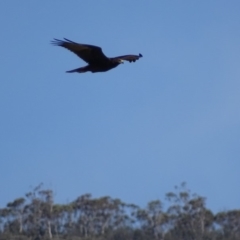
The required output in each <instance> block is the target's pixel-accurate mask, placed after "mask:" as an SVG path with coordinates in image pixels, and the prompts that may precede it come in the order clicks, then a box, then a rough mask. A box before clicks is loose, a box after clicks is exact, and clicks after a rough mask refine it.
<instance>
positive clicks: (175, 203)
mask: <svg viewBox="0 0 240 240" xmlns="http://www.w3.org/2000/svg"><path fill="white" fill-rule="evenodd" d="M11 239H12V240H25V239H26V240H27V239H28V240H40V239H53V240H55V239H56V240H57V239H58V240H62V239H69V240H70V239H71V240H80V239H81V240H103V239H104V240H204V239H206V240H239V239H240V210H239V209H236V210H231V211H225V212H219V213H216V214H213V213H212V212H211V210H209V209H207V208H206V200H205V198H203V197H201V196H198V195H196V194H192V193H191V192H190V191H189V190H187V189H186V186H185V184H182V185H181V186H180V187H178V188H176V189H175V191H174V192H170V193H167V194H166V199H165V201H164V206H163V203H162V201H160V200H154V201H151V202H149V203H148V204H147V206H146V207H145V208H141V207H139V206H137V205H135V204H128V203H124V202H122V201H121V200H120V199H113V198H111V197H108V196H106V197H101V198H93V197H92V196H91V194H85V195H81V196H79V197H78V198H77V199H75V200H74V201H72V202H70V203H68V204H57V203H55V202H54V193H53V191H52V190H45V189H43V186H42V185H39V186H37V187H36V188H34V189H33V190H31V192H29V193H27V194H26V195H25V197H22V198H18V199H15V200H14V201H12V202H10V203H8V204H7V206H6V207H5V208H1V209H0V240H11Z"/></svg>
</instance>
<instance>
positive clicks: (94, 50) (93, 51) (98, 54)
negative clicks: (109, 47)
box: [51, 38, 108, 64]
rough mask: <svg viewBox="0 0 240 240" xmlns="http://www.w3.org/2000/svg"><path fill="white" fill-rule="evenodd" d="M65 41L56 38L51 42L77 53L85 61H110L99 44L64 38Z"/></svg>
mask: <svg viewBox="0 0 240 240" xmlns="http://www.w3.org/2000/svg"><path fill="white" fill-rule="evenodd" d="M64 40H65V41H63V40H59V39H55V38H54V40H53V41H52V42H51V43H52V44H53V45H56V46H61V47H64V48H66V49H68V50H70V51H71V52H73V53H75V54H76V55H77V56H78V57H80V58H81V59H83V60H84V61H85V62H87V63H89V64H91V63H96V62H102V61H108V58H107V57H106V56H105V55H104V53H103V52H102V49H101V48H100V47H98V46H93V45H88V44H80V43H76V42H73V41H71V40H68V39H66V38H64Z"/></svg>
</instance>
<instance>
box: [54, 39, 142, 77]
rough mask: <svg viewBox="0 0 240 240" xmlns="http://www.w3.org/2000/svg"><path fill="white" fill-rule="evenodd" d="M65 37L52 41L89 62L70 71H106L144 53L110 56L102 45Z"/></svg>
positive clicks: (136, 58) (134, 59) (133, 59)
mask: <svg viewBox="0 0 240 240" xmlns="http://www.w3.org/2000/svg"><path fill="white" fill-rule="evenodd" d="M64 39H65V41H62V40H58V39H54V41H52V44H53V45H56V46H61V47H64V48H66V49H68V50H70V51H71V52H73V53H75V54H76V55H77V56H78V57H80V58H81V59H82V60H84V61H85V62H87V63H88V65H87V66H85V67H80V68H76V69H73V70H70V71H67V72H68V73H73V72H78V73H84V72H88V71H90V72H92V73H95V72H106V71H108V70H110V69H112V68H115V67H117V66H118V65H119V64H121V63H123V61H124V60H125V61H129V62H135V61H136V60H138V59H139V58H140V57H142V55H141V54H139V55H124V56H119V57H114V58H108V57H106V56H105V55H104V53H103V52H102V49H101V48H100V47H97V46H93V45H88V44H80V43H75V42H73V41H70V40H68V39H66V38H64Z"/></svg>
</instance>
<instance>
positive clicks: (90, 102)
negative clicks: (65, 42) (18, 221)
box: [0, 0, 240, 211]
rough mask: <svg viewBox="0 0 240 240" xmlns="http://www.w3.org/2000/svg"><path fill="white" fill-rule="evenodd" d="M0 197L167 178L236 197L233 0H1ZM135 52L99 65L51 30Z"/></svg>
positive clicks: (168, 183)
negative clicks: (111, 65)
mask: <svg viewBox="0 0 240 240" xmlns="http://www.w3.org/2000/svg"><path fill="white" fill-rule="evenodd" d="M0 9H1V14H0V29H1V33H2V37H1V47H0V48H1V54H0V65H1V71H0V79H1V80H0V115H1V117H0V180H1V181H0V190H1V198H0V207H4V206H5V205H6V203H7V202H9V201H12V200H14V199H15V198H17V197H20V196H23V195H24V194H25V193H26V192H28V191H30V190H31V186H32V187H34V186H36V185H38V184H39V183H41V182H43V183H44V186H45V188H51V189H53V190H54V191H55V201H56V202H61V203H67V202H68V201H71V200H74V199H75V198H76V197H77V196H79V195H81V194H85V193H91V194H92V195H93V196H94V197H99V196H104V195H109V196H111V197H114V198H120V199H122V200H123V201H126V202H131V203H135V204H139V205H141V206H144V205H146V203H147V202H148V201H150V200H154V199H157V198H160V199H162V200H163V199H164V195H165V193H166V192H169V191H172V190H174V186H175V185H179V184H180V183H181V182H183V181H185V182H187V186H188V188H190V189H191V190H192V191H193V192H196V193H198V194H199V195H201V196H205V197H207V207H209V208H211V209H212V210H213V211H221V210H225V209H233V208H239V207H240V205H239V203H240V191H239V182H240V174H239V173H240V158H239V157H240V107H239V106H240V104H239V103H240V67H239V66H240V28H239V26H240V15H239V12H240V2H239V1H234V0H233V1H222V0H218V1H198V2H193V1H190V0H186V1H149V2H146V1H145V2H143V1H142V2H139V1H127V0H124V1H110V0H108V1H93V0H92V1H76V0H75V1H71V4H69V1H58V3H56V2H54V1H52V2H50V1H44V2H43V1H39V2H36V1H35V2H33V1H30V0H28V1H1V2H0ZM63 37H66V38H69V39H71V40H73V41H76V42H81V43H88V44H94V45H98V46H101V47H102V49H103V51H104V53H105V54H106V55H107V56H109V57H113V56H118V55H125V54H138V53H142V54H143V58H141V59H140V60H139V61H137V62H136V63H132V64H130V63H125V64H123V65H121V66H119V67H117V68H115V69H113V70H111V71H109V72H106V73H95V74H92V73H86V74H67V73H65V71H66V70H70V69H73V68H77V67H80V66H84V65H85V63H84V62H83V61H82V60H81V59H78V58H77V57H76V56H75V55H74V54H72V53H71V52H69V51H67V50H65V49H63V48H60V47H54V46H51V45H50V41H51V40H52V39H53V38H60V39H61V38H63Z"/></svg>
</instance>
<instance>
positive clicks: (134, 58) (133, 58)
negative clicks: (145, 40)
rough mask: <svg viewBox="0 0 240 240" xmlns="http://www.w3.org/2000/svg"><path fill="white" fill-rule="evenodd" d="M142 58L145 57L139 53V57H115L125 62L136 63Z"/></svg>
mask: <svg viewBox="0 0 240 240" xmlns="http://www.w3.org/2000/svg"><path fill="white" fill-rule="evenodd" d="M142 56H143V55H142V54H141V53H139V55H124V56H119V57H115V58H114V59H121V60H124V61H129V62H135V61H136V60H138V59H139V58H141V57H142Z"/></svg>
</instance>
